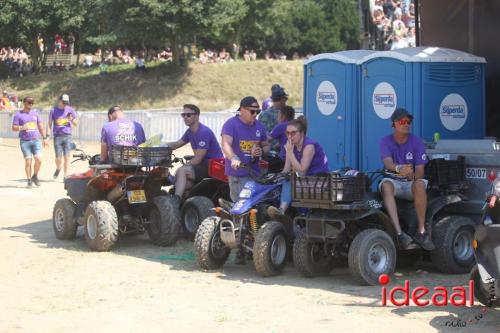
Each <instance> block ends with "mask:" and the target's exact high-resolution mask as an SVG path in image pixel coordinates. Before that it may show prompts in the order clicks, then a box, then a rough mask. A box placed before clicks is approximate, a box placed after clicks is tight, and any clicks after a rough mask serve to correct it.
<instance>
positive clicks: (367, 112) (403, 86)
mask: <svg viewBox="0 0 500 333" xmlns="http://www.w3.org/2000/svg"><path fill="white" fill-rule="evenodd" d="M388 53H390V52H384V51H381V52H375V53H374V54H372V55H369V56H368V57H367V58H369V59H368V60H366V59H364V60H363V64H362V67H361V68H362V69H361V99H362V100H361V122H360V123H361V124H360V149H359V151H360V165H361V166H360V169H361V170H362V171H364V172H369V171H375V170H378V169H381V168H382V167H383V164H382V160H381V159H380V149H379V142H380V140H381V139H382V137H384V136H386V135H389V134H391V133H392V127H391V125H392V124H391V121H390V118H391V115H392V113H393V112H394V110H396V108H398V107H404V108H406V109H408V111H409V112H410V113H411V108H409V107H408V106H410V105H411V103H412V95H411V88H412V87H411V86H412V84H411V77H412V72H411V69H409V68H408V67H407V66H405V63H404V62H402V61H400V60H398V59H395V58H390V57H386V55H388Z"/></svg>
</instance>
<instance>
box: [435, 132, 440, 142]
mask: <svg viewBox="0 0 500 333" xmlns="http://www.w3.org/2000/svg"><path fill="white" fill-rule="evenodd" d="M439 140H441V134H439V132H435V133H434V143H438V141H439Z"/></svg>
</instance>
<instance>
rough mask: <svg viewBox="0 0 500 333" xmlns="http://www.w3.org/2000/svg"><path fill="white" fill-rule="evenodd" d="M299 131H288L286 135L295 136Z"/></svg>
mask: <svg viewBox="0 0 500 333" xmlns="http://www.w3.org/2000/svg"><path fill="white" fill-rule="evenodd" d="M297 132H298V131H286V132H285V134H286V136H295V134H297Z"/></svg>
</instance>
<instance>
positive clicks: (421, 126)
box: [359, 47, 486, 171]
mask: <svg viewBox="0 0 500 333" xmlns="http://www.w3.org/2000/svg"><path fill="white" fill-rule="evenodd" d="M362 62H363V63H362V65H361V68H362V69H361V76H362V78H361V99H362V101H361V122H360V123H361V124H360V153H361V154H360V157H359V158H360V164H361V169H362V170H364V171H373V170H377V169H380V168H381V167H382V161H381V159H380V150H379V141H380V139H381V138H382V137H383V136H386V135H389V134H391V133H392V127H391V121H390V117H391V115H392V113H393V112H394V110H395V109H396V108H397V107H404V108H406V109H407V110H408V111H409V112H410V113H411V114H413V116H414V119H413V124H412V129H411V130H412V133H413V134H415V135H417V136H419V137H421V138H422V139H423V140H424V141H432V140H433V139H434V133H439V136H440V138H441V139H482V138H483V137H484V135H485V63H486V61H485V59H484V58H481V57H477V56H474V55H471V54H468V53H465V52H461V51H456V50H451V49H445V48H437V47H415V48H404V49H398V50H395V51H380V52H375V53H373V54H370V55H367V56H366V57H365V58H364V59H363V60H362Z"/></svg>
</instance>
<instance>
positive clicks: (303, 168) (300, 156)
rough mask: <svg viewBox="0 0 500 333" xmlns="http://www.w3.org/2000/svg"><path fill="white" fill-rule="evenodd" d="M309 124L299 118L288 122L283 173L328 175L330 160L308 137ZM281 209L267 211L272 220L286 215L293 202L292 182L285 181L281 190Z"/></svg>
mask: <svg viewBox="0 0 500 333" xmlns="http://www.w3.org/2000/svg"><path fill="white" fill-rule="evenodd" d="M306 132H307V122H306V120H305V118H304V117H302V116H301V117H299V118H297V119H295V120H292V121H290V122H288V125H287V127H286V136H287V138H288V141H287V143H286V144H285V154H286V160H285V167H284V169H283V172H297V173H299V174H300V175H306V176H312V175H316V174H319V173H328V172H329V170H328V159H327V157H326V155H325V153H324V151H323V148H322V147H321V146H320V145H319V144H318V143H317V142H316V141H314V140H312V139H310V138H308V137H307V136H306ZM280 201H281V203H280V208H276V207H273V206H270V207H269V208H268V210H267V212H268V214H269V216H270V217H271V218H279V216H280V215H283V214H285V212H286V210H287V208H288V206H289V205H290V202H291V201H292V190H291V187H290V182H289V181H285V182H284V183H283V186H282V189H281V198H280Z"/></svg>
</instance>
